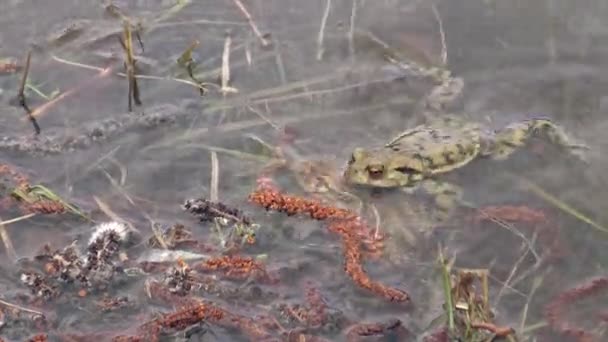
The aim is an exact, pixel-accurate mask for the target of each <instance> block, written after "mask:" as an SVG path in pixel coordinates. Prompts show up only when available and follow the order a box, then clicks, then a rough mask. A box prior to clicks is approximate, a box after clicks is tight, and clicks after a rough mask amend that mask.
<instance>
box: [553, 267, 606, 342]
mask: <svg viewBox="0 0 608 342" xmlns="http://www.w3.org/2000/svg"><path fill="white" fill-rule="evenodd" d="M602 291H604V292H608V277H598V278H593V279H591V280H589V281H587V282H585V283H583V284H581V285H578V286H576V287H573V288H571V289H568V290H566V291H564V292H562V293H560V294H559V295H557V297H555V298H554V299H553V300H552V301H551V302H550V303H549V304H548V305H547V306H546V307H545V316H546V318H547V321H548V322H549V325H550V326H551V327H552V328H553V329H554V330H555V331H557V332H559V333H560V334H562V335H566V336H570V337H573V338H575V339H576V340H577V341H578V342H591V341H599V340H600V339H598V337H597V336H596V335H595V334H593V333H591V332H589V331H587V330H586V329H585V328H583V327H580V326H578V325H577V324H575V323H572V322H570V321H569V320H568V319H567V318H566V317H565V316H566V314H567V313H569V312H571V311H572V310H571V309H572V308H571V305H573V304H574V303H576V302H577V301H580V300H582V299H585V298H588V297H593V296H597V295H598V294H599V293H600V292H602ZM600 303H604V304H605V303H606V301H603V302H600ZM600 305H601V304H600ZM605 315H606V312H605V311H603V312H602V311H601V312H599V313H598V314H597V315H596V317H592V316H587V317H585V320H586V321H592V320H596V319H597V320H599V321H606V316H605Z"/></svg>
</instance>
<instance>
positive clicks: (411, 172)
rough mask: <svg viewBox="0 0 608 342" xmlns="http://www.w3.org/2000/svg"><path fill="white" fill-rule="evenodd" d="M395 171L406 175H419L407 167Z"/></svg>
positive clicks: (416, 171)
mask: <svg viewBox="0 0 608 342" xmlns="http://www.w3.org/2000/svg"><path fill="white" fill-rule="evenodd" d="M395 171H397V172H401V173H404V174H408V175H412V174H417V173H420V171H418V170H416V169H413V168H411V167H407V166H402V167H396V168H395Z"/></svg>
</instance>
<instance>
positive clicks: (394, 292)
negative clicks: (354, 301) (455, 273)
mask: <svg viewBox="0 0 608 342" xmlns="http://www.w3.org/2000/svg"><path fill="white" fill-rule="evenodd" d="M258 184H259V186H258V188H257V189H256V190H255V191H254V192H253V193H251V194H250V195H249V200H250V201H251V202H253V203H256V204H258V205H260V206H262V207H264V208H265V209H266V210H274V211H279V212H283V213H286V214H287V215H296V214H303V215H307V216H309V217H311V218H313V219H316V220H327V221H329V222H330V224H329V230H330V231H331V232H334V233H337V234H338V235H340V237H341V238H342V250H343V253H344V261H345V263H344V268H345V270H346V273H347V274H348V275H349V276H350V277H351V279H353V281H354V282H355V284H357V285H358V286H360V287H362V288H364V289H367V290H369V291H371V292H373V293H375V294H377V295H379V296H381V297H383V298H386V299H388V300H389V301H397V302H405V301H408V300H409V295H408V294H407V292H405V291H403V290H400V289H396V288H391V287H388V286H385V285H383V284H380V283H378V282H375V281H373V280H371V278H370V277H369V276H368V275H367V273H366V272H365V270H364V268H363V265H362V259H363V254H362V251H361V246H362V245H363V243H364V238H363V236H365V235H366V233H367V232H369V229H368V228H367V226H366V224H365V223H363V221H362V220H361V218H360V217H359V216H358V215H357V214H355V213H354V212H352V211H350V210H348V209H342V208H336V207H333V206H326V205H322V204H321V203H320V202H318V201H314V200H309V199H305V198H301V197H298V196H293V195H287V194H283V193H281V192H279V191H278V190H276V187H275V186H274V185H273V184H272V182H271V181H270V180H269V179H268V178H263V179H262V180H261V182H259V183H258Z"/></svg>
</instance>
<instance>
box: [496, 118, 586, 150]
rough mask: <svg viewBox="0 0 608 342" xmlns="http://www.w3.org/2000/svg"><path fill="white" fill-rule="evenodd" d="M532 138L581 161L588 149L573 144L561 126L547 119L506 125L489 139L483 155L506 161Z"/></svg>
mask: <svg viewBox="0 0 608 342" xmlns="http://www.w3.org/2000/svg"><path fill="white" fill-rule="evenodd" d="M532 137H541V138H545V139H547V140H548V141H549V142H551V143H553V144H555V145H556V146H558V147H562V148H564V149H566V150H567V151H568V152H569V153H571V154H572V155H575V156H577V157H578V158H580V159H581V160H586V158H585V153H584V151H585V150H588V149H589V148H588V147H587V146H586V145H583V144H578V143H575V142H574V141H573V140H572V138H570V137H569V136H568V134H566V132H565V131H564V129H563V128H562V127H561V126H559V125H557V124H555V123H554V122H552V121H550V120H548V119H531V120H526V121H520V122H515V123H512V124H510V125H508V126H507V127H505V128H504V129H502V130H500V131H498V132H497V133H496V135H495V136H494V137H493V139H491V140H492V141H491V142H490V144H489V146H488V149H487V150H486V151H485V153H484V154H486V155H489V156H491V157H492V158H493V159H497V160H503V159H506V158H508V157H509V156H510V155H511V154H512V153H514V152H515V151H517V150H518V149H520V148H522V147H523V146H525V145H526V144H527V143H528V140H529V139H530V138H532Z"/></svg>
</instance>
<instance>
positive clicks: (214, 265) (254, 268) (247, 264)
mask: <svg viewBox="0 0 608 342" xmlns="http://www.w3.org/2000/svg"><path fill="white" fill-rule="evenodd" d="M194 268H195V269H196V270H198V271H202V272H212V271H220V272H223V274H224V276H226V277H227V278H231V279H247V278H249V277H251V276H253V277H254V278H255V279H257V280H260V281H264V282H270V283H273V282H275V281H276V280H275V279H273V278H272V277H271V276H270V275H269V274H268V272H267V271H266V267H265V266H264V265H263V264H262V263H260V262H259V261H256V260H254V259H253V258H252V257H243V256H238V255H226V256H221V257H217V258H211V259H208V260H205V261H203V262H200V263H198V264H195V265H194Z"/></svg>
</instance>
